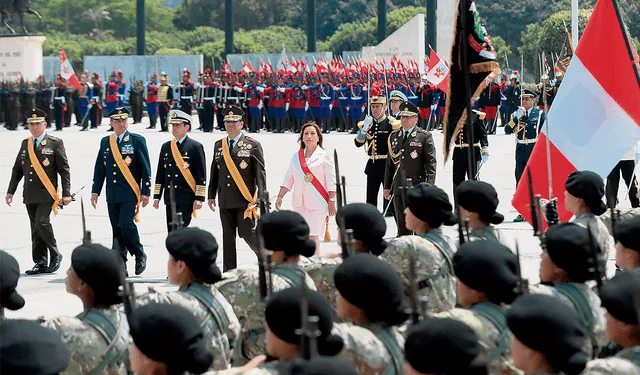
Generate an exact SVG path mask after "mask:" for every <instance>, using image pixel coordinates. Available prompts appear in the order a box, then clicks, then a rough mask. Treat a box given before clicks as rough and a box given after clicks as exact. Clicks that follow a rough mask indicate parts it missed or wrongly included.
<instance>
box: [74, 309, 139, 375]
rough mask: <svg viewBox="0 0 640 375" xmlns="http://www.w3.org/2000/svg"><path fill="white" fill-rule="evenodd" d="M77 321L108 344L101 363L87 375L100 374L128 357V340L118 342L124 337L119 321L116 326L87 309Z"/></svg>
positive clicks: (100, 313)
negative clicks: (98, 334) (95, 332)
mask: <svg viewBox="0 0 640 375" xmlns="http://www.w3.org/2000/svg"><path fill="white" fill-rule="evenodd" d="M78 319H80V320H81V321H83V322H84V323H87V324H88V325H90V326H91V327H93V328H94V329H95V330H96V331H98V333H100V335H102V337H103V338H104V339H105V340H106V341H107V343H108V346H107V349H106V350H105V352H104V353H103V354H102V355H101V357H102V361H100V363H99V364H98V365H97V366H96V367H95V368H93V369H92V370H91V371H89V372H87V375H98V374H101V373H102V371H103V370H104V369H105V368H106V367H107V366H109V365H110V364H113V363H116V362H118V361H124V360H125V359H126V358H125V356H127V355H128V349H129V348H128V346H127V344H128V342H129V340H128V339H123V340H120V338H121V336H124V335H125V332H123V326H124V325H123V324H122V322H121V321H118V322H117V326H116V325H115V324H114V322H113V321H111V319H109V317H107V316H106V315H105V314H104V313H103V312H102V311H100V310H98V309H89V310H87V311H85V312H83V313H82V314H80V315H78Z"/></svg>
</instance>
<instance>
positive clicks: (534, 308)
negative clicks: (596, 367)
mask: <svg viewBox="0 0 640 375" xmlns="http://www.w3.org/2000/svg"><path fill="white" fill-rule="evenodd" d="M507 325H508V326H509V329H510V330H511V332H512V334H513V338H512V340H511V351H512V354H513V362H514V364H515V366H516V367H517V368H518V369H519V370H521V371H523V372H524V373H525V374H545V375H578V374H580V373H582V371H584V369H585V367H586V365H587V361H588V359H589V357H588V356H587V355H586V354H585V353H584V352H583V351H582V349H583V348H582V346H583V345H582V344H583V343H584V341H585V340H586V339H587V332H586V330H585V327H584V325H583V323H582V321H581V319H580V317H579V316H578V314H577V313H576V312H575V310H573V309H571V308H570V307H568V306H567V305H565V304H563V303H562V302H560V301H559V300H558V299H556V298H553V297H550V296H544V295H536V294H531V295H527V296H523V297H520V298H518V299H517V300H516V301H515V302H514V303H513V304H512V305H511V308H510V309H509V311H507Z"/></svg>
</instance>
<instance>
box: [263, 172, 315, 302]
mask: <svg viewBox="0 0 640 375" xmlns="http://www.w3.org/2000/svg"><path fill="white" fill-rule="evenodd" d="M257 177H258V186H257V187H256V189H258V190H260V186H261V185H262V186H263V189H262V192H263V193H262V194H259V197H260V198H259V202H260V217H263V216H264V215H265V214H268V213H269V209H270V204H269V192H267V190H266V186H264V185H263V183H262V175H261V174H260V173H258V174H257ZM259 220H260V219H259ZM256 235H257V236H258V249H259V250H260V257H259V259H258V281H259V284H260V301H262V302H264V301H265V300H266V299H267V296H268V294H267V274H266V271H265V260H264V255H263V251H264V237H263V235H262V226H261V225H260V224H259V223H258V225H257V226H256ZM269 276H271V269H269ZM303 280H304V278H303Z"/></svg>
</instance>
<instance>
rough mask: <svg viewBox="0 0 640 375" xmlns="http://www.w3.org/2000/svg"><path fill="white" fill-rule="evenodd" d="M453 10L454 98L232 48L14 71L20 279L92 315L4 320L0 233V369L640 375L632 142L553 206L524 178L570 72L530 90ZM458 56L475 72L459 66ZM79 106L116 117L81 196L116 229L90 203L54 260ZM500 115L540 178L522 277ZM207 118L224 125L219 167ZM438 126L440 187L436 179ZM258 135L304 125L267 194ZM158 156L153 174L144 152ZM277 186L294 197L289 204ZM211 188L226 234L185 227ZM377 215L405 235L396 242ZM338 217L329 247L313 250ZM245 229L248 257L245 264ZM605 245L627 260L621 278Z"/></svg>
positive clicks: (411, 70) (10, 108)
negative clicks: (138, 129) (101, 224)
mask: <svg viewBox="0 0 640 375" xmlns="http://www.w3.org/2000/svg"><path fill="white" fill-rule="evenodd" d="M466 15H467V17H466V22H467V25H466V26H469V27H468V28H469V29H470V30H471V34H469V35H468V38H467V37H462V36H461V35H462V34H461V33H462V27H461V26H460V25H461V24H462V21H461V20H458V26H460V27H456V33H458V34H456V35H457V36H456V37H455V38H454V43H453V48H452V56H453V58H452V66H451V72H450V76H449V79H450V82H449V90H448V92H445V91H443V90H442V86H440V85H438V84H434V83H433V77H431V78H430V76H429V75H428V74H426V73H425V74H424V75H422V74H421V73H420V72H419V69H418V64H417V63H416V62H415V61H411V60H409V61H408V62H407V63H406V64H404V63H402V62H401V60H400V59H399V58H398V57H396V56H394V57H393V58H392V61H391V63H390V64H389V65H390V66H391V68H389V67H388V66H387V64H385V63H384V61H376V62H375V63H365V62H363V61H347V62H346V63H345V62H344V61H342V59H334V60H332V61H326V60H320V61H316V62H314V63H313V65H310V64H308V63H307V62H306V60H304V59H301V60H299V61H297V60H295V59H294V60H293V62H289V63H288V65H289V67H288V68H287V69H278V70H274V69H273V67H272V66H271V64H270V63H265V62H262V63H261V64H260V66H259V68H257V69H255V68H254V67H253V66H252V65H251V64H250V63H244V64H243V65H244V67H243V68H242V69H241V70H238V71H235V72H234V71H232V70H231V69H230V68H229V65H228V64H226V65H225V66H224V68H222V69H220V70H218V71H211V70H209V69H205V70H204V71H202V72H198V73H197V75H198V77H197V80H196V81H195V82H194V81H192V73H191V72H190V71H189V70H188V69H184V70H183V71H181V76H180V77H170V76H169V75H168V74H166V73H165V72H159V73H158V72H154V73H153V74H152V75H151V77H150V78H149V80H148V82H143V81H142V80H138V79H136V80H132V81H130V84H129V85H127V82H126V81H125V78H124V74H123V73H122V72H120V71H116V70H115V69H114V70H113V72H112V73H111V74H110V75H109V77H108V78H107V79H108V81H107V82H105V83H104V84H103V83H102V82H101V78H100V76H99V75H98V74H97V73H93V74H89V72H86V71H85V72H84V73H83V74H82V75H81V77H80V78H79V84H77V83H74V85H76V86H77V87H76V88H75V89H72V88H70V83H68V82H65V80H64V79H63V78H62V76H58V77H57V79H56V82H55V84H52V83H50V82H46V81H45V80H44V79H40V80H38V82H35V83H31V82H19V83H16V82H14V83H9V84H5V83H3V84H2V89H1V90H0V100H2V103H1V106H0V108H2V110H1V111H0V116H1V117H0V122H4V123H5V127H6V128H8V129H10V130H16V129H17V127H18V126H19V125H23V126H24V127H25V129H28V131H29V136H28V137H27V138H25V139H24V140H23V141H22V143H21V144H20V146H19V148H17V156H16V159H15V162H14V164H13V167H12V170H11V177H10V180H9V185H8V189H7V194H6V197H5V202H6V204H7V205H9V206H11V205H12V204H13V203H15V202H14V201H13V198H14V194H15V192H16V191H17V189H18V186H19V184H20V181H22V184H23V193H22V197H23V203H24V204H25V206H26V211H27V213H28V217H29V223H30V228H31V243H32V257H33V263H34V265H33V266H32V268H30V269H28V270H26V272H24V274H26V275H41V274H45V275H46V274H53V273H56V272H57V273H58V275H60V274H61V273H62V272H63V271H64V272H66V277H65V280H64V282H65V287H66V292H68V293H69V294H70V295H73V296H76V297H78V298H79V299H80V301H81V303H82V310H81V311H78V313H77V315H75V316H52V317H42V318H39V319H35V320H27V319H11V318H8V317H5V309H9V310H20V309H21V308H23V307H24V306H25V303H26V302H25V299H24V298H23V297H22V296H21V295H20V294H19V293H18V292H17V288H18V284H19V282H20V281H21V280H20V279H21V278H23V280H24V277H28V276H22V273H23V272H21V270H20V269H19V265H18V262H17V260H16V259H15V258H14V257H13V256H11V255H10V254H9V253H8V252H5V251H1V250H0V374H2V375H4V374H7V375H14V374H16V375H17V374H20V375H52V374H68V375H76V374H92V375H95V374H109V375H114V374H121V375H126V374H138V375H182V374H209V375H232V374H249V375H268V374H271V375H276V374H281V375H287V374H295V375H304V374H306V375H341V374H345V375H356V374H359V375H431V374H439V375H476V374H477V375H509V374H513V375H516V374H517V375H520V374H526V375H579V374H583V375H608V374H610V375H640V303H639V301H640V270H639V269H640V215H638V211H637V210H631V211H629V212H625V213H620V212H619V211H618V210H616V209H615V206H616V204H617V203H618V202H617V199H616V196H617V189H618V185H619V180H620V173H622V175H623V178H624V179H625V182H626V183H627V185H628V186H629V187H633V186H635V181H634V179H633V168H634V167H635V162H634V159H635V160H636V161H638V160H640V151H636V150H635V149H634V150H631V151H630V155H627V156H625V158H624V159H623V160H621V161H620V162H619V163H618V165H616V167H615V169H614V170H613V171H612V172H611V174H610V175H609V178H608V179H607V184H606V186H605V183H604V182H603V178H601V177H600V175H599V174H598V173H596V172H594V171H590V170H573V171H570V172H567V174H566V175H564V178H563V179H562V180H561V181H555V183H556V185H554V186H558V185H557V184H563V185H561V186H563V187H564V191H565V194H564V195H565V196H564V198H563V199H564V203H562V202H558V198H553V199H549V200H545V199H542V198H541V196H539V195H537V196H536V195H534V185H535V184H534V182H533V181H532V172H531V163H528V162H529V161H530V159H532V158H535V152H534V147H535V146H536V144H537V142H538V140H539V139H542V138H541V137H542V134H545V130H544V129H543V127H544V125H545V123H546V120H547V116H546V113H547V112H548V109H549V107H550V106H551V105H552V103H553V101H554V98H555V95H556V93H557V91H558V87H559V86H560V84H561V82H562V78H563V72H564V70H563V71H558V72H557V74H556V75H555V79H553V80H549V77H548V76H547V75H546V74H544V75H542V77H541V78H542V79H541V83H540V84H539V85H537V86H536V85H532V86H530V87H524V86H523V85H521V82H520V74H519V73H518V72H517V71H512V72H511V71H510V72H508V73H507V71H504V72H503V71H500V69H499V67H498V64H497V59H496V56H495V51H494V49H493V47H492V45H491V40H490V38H489V36H488V35H487V33H486V29H484V27H482V25H481V24H480V21H479V16H478V14H477V11H476V9H475V5H474V4H473V3H472V5H471V7H470V8H469V10H468V12H467V14H466ZM466 26H465V28H467V27H466ZM585 34H586V32H585ZM463 49H465V50H464V51H463ZM463 52H464V53H463ZM607 53H608V51H607ZM463 54H464V55H465V56H464V57H465V59H464V61H466V60H467V58H468V59H469V62H470V64H469V65H470V66H466V67H461V66H460V64H461V63H460V61H463V59H462V56H463ZM467 55H468V56H467ZM453 60H455V61H453ZM465 64H466V62H465ZM447 74H449V73H447ZM139 78H142V77H139ZM465 79H466V82H465ZM460 82H462V83H460ZM470 85H473V87H471V86H470ZM585 87H586V86H585ZM536 88H537V89H536ZM463 92H467V94H466V95H468V97H467V96H466V95H465V94H461V93H463ZM127 93H128V95H127ZM471 95H473V96H471ZM467 99H469V100H467ZM556 103H557V102H556ZM145 112H146V116H148V118H149V126H148V128H147V129H159V131H161V132H167V133H168V132H169V131H171V137H169V136H168V134H167V140H166V141H164V140H163V142H164V143H162V145H161V146H160V148H159V150H158V149H153V145H150V146H151V147H148V146H147V141H146V139H145V137H144V136H143V135H141V134H138V133H134V132H132V131H131V130H130V129H129V126H130V123H131V122H132V123H133V124H140V123H141V122H142V120H143V117H144V116H145ZM552 113H553V112H552ZM74 115H75V123H76V125H78V126H79V127H81V130H82V131H87V130H89V129H98V128H99V127H100V126H102V122H103V119H104V117H105V116H106V117H107V118H108V123H109V126H110V128H109V130H108V131H109V134H108V135H106V136H104V137H103V138H102V139H101V140H100V143H99V145H97V144H96V145H94V146H97V147H96V148H95V149H96V150H97V154H96V156H95V157H96V159H95V165H94V171H93V180H92V186H91V193H90V194H91V198H90V202H91V205H92V206H93V208H94V209H95V208H97V207H98V206H99V205H100V204H104V203H101V198H100V196H101V195H104V198H105V201H106V209H107V211H108V217H109V222H110V224H111V228H112V239H113V240H112V243H111V244H106V245H107V246H106V247H105V246H103V245H101V244H98V243H95V242H92V240H91V235H90V232H89V230H88V229H87V228H85V227H84V225H85V212H84V203H83V201H81V205H82V206H81V212H82V222H83V232H84V233H83V238H82V243H81V244H80V245H79V246H77V247H76V248H75V249H74V250H73V252H71V254H62V253H61V252H60V250H59V247H58V243H57V242H56V238H55V234H54V230H53V227H52V225H51V222H50V216H51V213H52V212H53V214H54V215H57V214H58V211H59V210H60V209H61V208H62V207H64V206H65V205H69V204H71V203H72V202H73V201H74V200H75V195H76V194H77V192H72V190H71V170H70V167H69V161H68V159H67V154H66V150H65V143H64V142H63V140H62V139H61V137H59V136H62V135H63V134H65V133H66V132H62V133H61V132H60V131H64V130H66V129H65V128H68V127H70V124H71V122H72V117H73V116H74ZM130 119H131V120H130ZM105 125H106V124H105ZM499 126H504V132H505V133H506V134H507V135H510V134H512V135H513V137H514V138H515V139H514V144H515V181H516V184H518V183H520V184H519V186H520V187H522V186H526V187H528V189H529V190H528V192H529V194H528V205H527V213H523V215H525V216H528V215H530V217H528V218H527V220H529V221H530V222H531V224H532V226H533V235H534V236H535V237H537V239H536V240H535V244H536V245H535V246H536V248H539V252H538V253H539V254H540V260H539V267H538V269H539V279H540V282H539V283H538V284H535V285H530V284H529V282H528V280H527V279H525V278H524V277H523V275H522V267H521V262H522V259H521V256H520V248H519V245H518V243H517V242H516V243H511V241H508V240H507V238H505V236H504V233H503V232H502V230H501V228H500V225H501V224H502V223H503V222H504V220H505V217H504V216H503V215H502V214H501V213H500V212H498V207H499V203H500V202H499V199H498V196H499V195H498V191H497V190H496V188H494V186H492V185H491V184H489V183H487V182H484V181H479V180H478V177H479V172H480V170H481V169H482V166H483V165H484V164H485V163H487V161H488V158H489V141H488V136H489V135H493V134H496V129H497V127H499ZM547 126H548V123H547ZM197 130H201V131H202V132H207V133H211V132H214V130H216V131H219V132H224V134H222V133H218V134H219V135H220V137H218V138H217V139H216V140H215V143H214V144H213V155H210V159H209V163H207V159H206V155H205V149H208V147H209V146H207V145H203V144H202V143H200V142H199V141H197V140H196V139H195V137H196V135H199V134H198V133H197ZM440 130H442V132H443V133H444V134H443V135H444V137H443V138H444V139H445V144H444V147H443V148H444V152H445V158H444V160H445V161H446V160H447V158H448V157H449V155H451V158H452V163H453V166H452V174H453V181H452V182H453V195H452V196H450V195H449V194H447V193H446V192H445V191H444V190H443V189H441V188H440V187H438V186H437V185H438V183H439V182H440V180H439V179H437V178H436V177H437V176H436V169H437V168H436V167H437V164H438V158H439V156H438V152H437V151H436V145H435V143H434V133H435V132H438V131H440ZM53 131H56V132H55V133H54V134H55V136H54V135H52V134H51V133H53ZM261 131H263V132H264V131H268V132H271V133H284V132H291V133H295V134H297V135H298V137H297V138H296V141H297V145H296V146H295V149H296V152H295V153H293V155H291V158H290V159H284V160H290V162H289V167H288V169H287V172H286V174H285V176H284V178H283V180H282V183H281V185H280V186H279V191H278V194H277V197H276V198H275V207H274V208H275V210H274V211H271V200H273V199H274V198H270V197H269V193H268V192H267V191H266V190H267V184H266V181H267V174H266V173H267V164H268V163H267V162H266V161H265V160H266V158H265V152H264V150H263V147H262V145H261V143H260V135H258V133H260V132H261ZM330 132H343V133H347V132H348V133H351V135H347V137H353V145H354V146H355V147H354V149H355V148H358V149H359V150H363V152H364V153H365V154H366V156H367V161H366V165H364V166H363V167H364V174H365V175H366V203H364V202H349V203H348V202H347V198H346V196H347V192H346V186H347V185H346V178H347V177H348V176H345V175H341V174H340V166H341V165H340V163H339V159H338V151H342V150H337V151H334V152H333V153H331V152H329V151H327V150H325V149H324V145H323V140H324V139H323V135H326V134H327V133H330ZM248 133H251V134H248ZM547 133H548V127H547ZM437 135H438V136H439V134H437ZM282 139H286V138H285V137H282ZM349 142H351V141H349ZM540 143H542V142H540ZM16 146H17V145H16ZM351 147H353V146H351ZM150 148H151V150H150ZM158 151H159V157H158V164H157V167H156V169H155V171H154V170H152V166H151V162H150V156H149V152H152V153H154V152H158ZM287 157H288V156H287ZM441 162H442V160H441ZM343 165H344V163H343ZM549 168H551V167H549ZM574 169H575V168H574ZM154 176H155V182H154V180H153V178H154ZM440 179H442V177H440ZM549 184H551V181H549ZM381 189H382V195H383V198H384V199H383V201H382V205H378V203H379V202H378V196H379V194H380V190H381ZM81 190H82V189H81ZM289 192H291V196H292V203H293V209H292V210H284V209H282V201H283V197H284V196H285V195H286V194H288V193H289ZM636 192H637V189H636V190H631V189H629V196H630V199H631V204H632V207H634V208H635V207H637V206H638V198H637V196H636V194H637V193H636ZM550 195H551V194H550ZM161 202H162V203H163V204H164V206H165V217H166V229H167V236H166V240H165V244H164V246H165V248H166V251H167V252H168V261H167V266H166V270H167V273H166V277H167V278H166V283H167V284H170V285H169V286H168V287H167V286H166V285H165V286H164V288H156V287H148V288H147V290H141V288H138V290H136V289H135V288H134V287H133V283H132V279H130V278H128V277H129V275H130V274H135V275H141V274H143V273H144V272H145V270H146V268H147V260H148V258H147V257H148V256H152V255H148V254H147V252H146V251H145V247H144V245H143V243H144V238H143V237H144V236H145V235H147V234H145V233H144V232H142V236H141V232H139V230H138V223H139V221H140V218H139V213H140V210H143V209H145V207H146V206H147V205H149V203H151V204H152V206H153V208H154V209H160V205H161ZM205 202H206V206H208V207H209V209H210V210H212V211H214V212H216V213H219V215H220V223H221V226H222V239H221V240H220V239H219V238H218V239H216V238H214V236H213V235H212V234H211V233H210V232H209V231H207V230H205V229H201V228H198V227H196V226H195V223H196V222H197V219H198V215H199V214H200V212H201V211H200V210H202V209H203V206H204V205H205ZM605 202H606V203H605ZM559 207H561V208H562V210H561V209H560V208H559ZM13 209H14V210H16V209H17V208H15V207H14V208H13ZM147 209H149V208H147ZM564 211H566V212H564ZM520 212H522V211H520ZM567 213H571V214H572V216H573V217H572V218H571V220H569V221H566V220H565V222H560V217H564V216H566V214H567ZM386 216H393V220H394V222H395V226H396V234H397V236H396V237H393V238H388V237H385V236H386V233H387V222H389V223H391V219H385V217H386ZM387 220H388V221H387ZM524 220H525V218H524V217H523V216H521V215H519V216H518V217H517V218H516V219H515V220H514V221H515V222H518V221H524ZM334 223H335V224H336V226H337V228H338V229H337V233H333V234H334V235H335V238H336V245H337V246H335V247H334V248H333V249H332V250H333V251H330V252H323V253H321V252H320V241H321V238H323V239H324V241H325V242H329V241H330V240H331V235H332V233H330V230H329V225H330V224H331V225H333V224H334ZM445 227H454V228H455V229H456V230H457V233H456V232H455V231H447V230H446V229H445ZM162 230H163V231H164V227H163V228H162ZM454 233H455V234H457V235H455V234H454ZM450 234H454V235H453V236H451V235H450ZM154 235H155V234H154ZM238 236H239V237H240V238H241V239H242V240H244V241H245V242H246V244H247V245H248V247H249V248H250V249H251V250H252V253H251V254H250V256H251V257H253V256H254V255H255V257H256V258H255V261H252V262H251V263H250V264H248V265H244V266H241V267H238V259H237V250H236V238H237V237H238ZM219 244H221V245H222V246H219ZM156 250H157V249H156ZM219 251H222V256H221V264H222V269H220V268H219V267H218V265H217V260H218V253H219ZM63 256H64V257H67V259H69V258H70V266H69V268H68V269H66V270H60V267H61V262H62V259H63ZM129 256H131V258H132V259H131V258H130V257H129ZM607 259H615V264H616V266H617V267H616V268H617V270H616V273H615V276H614V277H613V278H611V279H608V278H607V273H606V261H607ZM529 260H531V259H529ZM129 261H130V262H129ZM162 279H163V280H162V281H163V282H164V275H163V277H162ZM50 282H51V281H50Z"/></svg>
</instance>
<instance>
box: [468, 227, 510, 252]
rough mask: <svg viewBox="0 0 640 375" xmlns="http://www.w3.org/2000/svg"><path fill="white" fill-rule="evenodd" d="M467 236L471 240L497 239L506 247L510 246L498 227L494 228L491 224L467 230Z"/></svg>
mask: <svg viewBox="0 0 640 375" xmlns="http://www.w3.org/2000/svg"><path fill="white" fill-rule="evenodd" d="M469 238H470V239H471V241H475V240H493V241H498V242H500V243H501V244H503V245H504V246H506V247H510V244H509V243H508V242H507V240H506V238H505V236H504V234H502V231H500V229H498V228H496V227H495V226H493V225H488V226H486V227H482V228H475V229H471V230H470V231H469Z"/></svg>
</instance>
